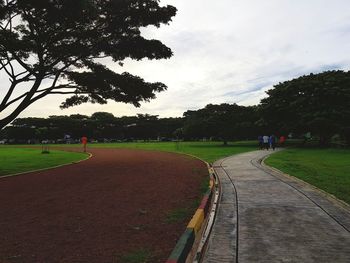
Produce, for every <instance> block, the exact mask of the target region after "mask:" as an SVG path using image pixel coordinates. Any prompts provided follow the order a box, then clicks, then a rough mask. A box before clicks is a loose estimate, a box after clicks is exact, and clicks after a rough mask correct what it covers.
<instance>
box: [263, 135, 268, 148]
mask: <svg viewBox="0 0 350 263" xmlns="http://www.w3.org/2000/svg"><path fill="white" fill-rule="evenodd" d="M263 142H264V148H265V149H266V150H269V136H267V135H264V136H263Z"/></svg>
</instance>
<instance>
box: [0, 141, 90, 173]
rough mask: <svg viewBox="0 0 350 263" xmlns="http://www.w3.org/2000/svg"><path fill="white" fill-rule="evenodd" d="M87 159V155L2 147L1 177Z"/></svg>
mask: <svg viewBox="0 0 350 263" xmlns="http://www.w3.org/2000/svg"><path fill="white" fill-rule="evenodd" d="M85 158H87V155H86V154H83V153H73V152H64V151H51V150H50V153H48V154H42V153H41V149H29V148H12V147H8V146H1V147H0V176H3V175H8V174H15V173H20V172H26V171H32V170H37V169H43V168H48V167H53V166H57V165H62V164H67V163H71V162H76V161H79V160H82V159H85Z"/></svg>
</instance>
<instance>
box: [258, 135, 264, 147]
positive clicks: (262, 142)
mask: <svg viewBox="0 0 350 263" xmlns="http://www.w3.org/2000/svg"><path fill="white" fill-rule="evenodd" d="M258 141H259V148H260V150H262V149H263V146H264V140H263V137H262V136H261V135H259V136H258Z"/></svg>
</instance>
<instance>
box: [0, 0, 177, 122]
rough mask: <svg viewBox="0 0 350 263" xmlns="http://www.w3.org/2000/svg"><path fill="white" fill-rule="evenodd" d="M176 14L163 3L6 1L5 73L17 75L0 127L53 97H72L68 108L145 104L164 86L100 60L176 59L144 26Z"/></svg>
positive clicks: (1, 32) (1, 53) (1, 43)
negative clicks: (143, 32) (109, 102)
mask: <svg viewBox="0 0 350 263" xmlns="http://www.w3.org/2000/svg"><path fill="white" fill-rule="evenodd" d="M175 14H176V8H175V7H173V6H163V7H162V6H160V5H159V0H74V1H73V0H35V1H33V0H0V70H1V71H0V72H2V73H6V74H7V75H8V76H9V80H10V82H9V85H8V86H6V87H4V86H2V87H1V90H0V94H1V95H3V97H2V98H0V113H2V115H0V116H1V117H0V129H1V128H3V127H4V126H5V125H7V124H8V123H10V122H11V121H12V120H14V119H15V118H16V117H17V116H18V115H19V114H20V113H21V112H22V111H23V110H24V109H25V108H27V107H28V106H29V105H30V104H32V103H33V102H35V101H37V100H39V99H41V98H43V97H45V96H47V95H49V94H69V95H71V96H70V97H69V98H67V99H66V100H65V101H64V102H63V103H62V104H61V107H62V108H67V107H70V106H73V105H79V104H81V103H85V102H92V103H101V104H104V103H107V100H109V99H110V100H114V101H117V102H125V103H132V104H134V105H135V106H139V105H140V102H141V101H148V100H150V99H152V98H154V97H155V93H156V92H160V91H163V90H165V89H166V86H165V85H164V84H163V83H158V82H157V83H148V82H145V81H144V80H143V79H142V78H140V77H137V76H134V75H131V74H129V73H127V72H124V73H122V74H117V73H115V72H114V71H112V70H110V69H109V68H107V67H106V65H105V64H103V63H102V62H101V61H102V60H103V58H111V59H113V61H115V62H116V63H119V65H121V66H122V64H123V60H124V59H126V58H131V59H135V60H141V59H143V58H148V59H161V58H169V57H171V56H172V51H171V50H170V49H169V48H168V47H166V46H165V45H164V44H162V43H161V42H160V41H158V40H154V39H151V40H149V39H145V38H144V37H142V35H141V32H140V28H142V27H147V26H150V25H153V26H156V27H159V26H160V25H161V24H167V23H168V22H170V21H171V18H172V17H173V16H174V15H175ZM104 61H105V60H104ZM24 86H25V87H28V88H27V89H26V90H25V92H21V90H23V87H24ZM9 107H10V109H11V111H9V112H10V113H8V114H7V115H6V116H4V113H3V112H4V111H5V110H7V111H6V112H8V108H9Z"/></svg>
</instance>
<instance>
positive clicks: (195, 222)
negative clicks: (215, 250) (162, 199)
mask: <svg viewBox="0 0 350 263" xmlns="http://www.w3.org/2000/svg"><path fill="white" fill-rule="evenodd" d="M203 222H204V210H203V209H197V211H196V213H195V214H194V216H193V217H192V219H191V221H190V222H189V223H188V226H187V228H193V229H194V233H195V235H196V236H197V233H198V232H199V230H200V229H201V227H202V224H203Z"/></svg>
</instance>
